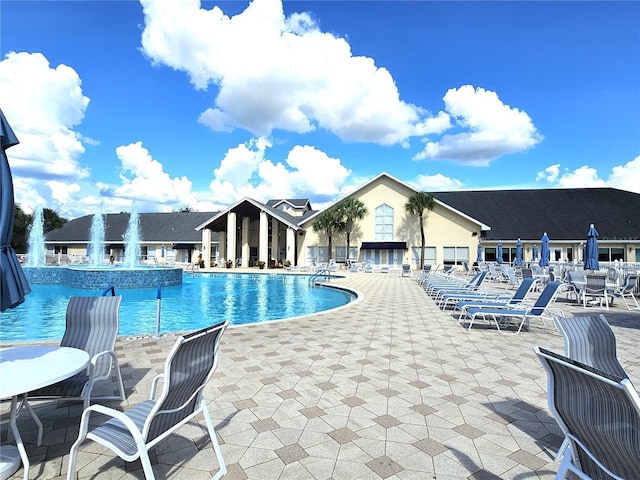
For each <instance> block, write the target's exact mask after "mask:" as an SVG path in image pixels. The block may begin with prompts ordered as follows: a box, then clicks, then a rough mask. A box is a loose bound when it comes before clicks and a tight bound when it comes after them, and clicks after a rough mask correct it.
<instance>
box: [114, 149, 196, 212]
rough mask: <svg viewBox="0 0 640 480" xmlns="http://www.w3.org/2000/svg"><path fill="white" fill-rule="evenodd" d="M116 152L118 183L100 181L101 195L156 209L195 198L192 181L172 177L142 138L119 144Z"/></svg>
mask: <svg viewBox="0 0 640 480" xmlns="http://www.w3.org/2000/svg"><path fill="white" fill-rule="evenodd" d="M116 155H117V157H118V159H119V160H120V163H121V165H122V169H121V172H120V180H121V181H122V184H121V185H119V186H115V187H114V186H106V185H102V188H101V193H102V196H103V197H107V198H117V199H121V200H126V202H130V201H133V200H135V201H136V202H137V205H138V208H140V209H141V210H140V211H148V210H143V209H149V210H152V211H155V210H157V209H158V206H159V205H160V206H164V207H165V208H163V209H164V210H171V209H172V208H177V207H178V206H180V205H190V204H191V203H192V202H193V201H194V200H195V198H194V195H193V192H192V190H191V187H192V182H191V181H190V180H189V179H188V178H186V177H173V178H172V177H171V176H170V175H169V174H168V173H167V172H165V171H164V167H163V165H162V164H161V163H160V162H158V161H157V160H155V159H153V158H152V156H151V154H150V153H149V151H148V150H147V149H146V148H145V147H143V146H142V142H135V143H130V144H129V145H121V146H119V147H118V148H116Z"/></svg>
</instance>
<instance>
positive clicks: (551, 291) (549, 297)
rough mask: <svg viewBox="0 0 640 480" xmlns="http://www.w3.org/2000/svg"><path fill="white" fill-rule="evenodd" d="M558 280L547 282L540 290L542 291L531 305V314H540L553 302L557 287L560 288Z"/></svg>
mask: <svg viewBox="0 0 640 480" xmlns="http://www.w3.org/2000/svg"><path fill="white" fill-rule="evenodd" d="M560 285H561V283H560V282H549V283H547V285H546V286H545V287H544V290H542V293H541V294H540V296H539V297H538V299H537V300H536V303H534V304H533V307H531V312H530V314H531V315H537V316H540V315H542V314H543V313H544V312H545V310H546V309H547V307H548V306H549V305H551V304H552V303H553V301H554V300H555V299H556V295H557V294H558V289H559V288H560Z"/></svg>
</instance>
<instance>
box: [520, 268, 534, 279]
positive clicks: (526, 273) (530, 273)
mask: <svg viewBox="0 0 640 480" xmlns="http://www.w3.org/2000/svg"><path fill="white" fill-rule="evenodd" d="M522 278H533V271H532V270H531V269H530V268H523V269H522Z"/></svg>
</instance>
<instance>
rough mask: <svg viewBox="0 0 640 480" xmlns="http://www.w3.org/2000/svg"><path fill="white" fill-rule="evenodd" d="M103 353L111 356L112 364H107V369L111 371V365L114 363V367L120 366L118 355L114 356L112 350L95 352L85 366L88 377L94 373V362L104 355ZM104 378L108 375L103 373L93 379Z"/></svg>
mask: <svg viewBox="0 0 640 480" xmlns="http://www.w3.org/2000/svg"><path fill="white" fill-rule="evenodd" d="M105 355H106V356H109V357H111V361H112V364H111V365H110V366H109V371H111V367H112V366H113V365H115V366H116V368H118V367H119V366H120V363H119V362H118V357H117V356H116V353H115V352H114V351H112V350H105V351H103V352H99V353H96V354H95V355H94V356H93V357H91V360H90V361H89V365H88V366H87V373H88V375H89V377H92V378H93V376H94V375H95V373H94V370H95V367H96V364H97V363H98V360H99V359H100V358H102V357H104V356H105ZM106 378H108V376H107V375H103V376H100V377H97V378H95V379H94V380H105V379H106Z"/></svg>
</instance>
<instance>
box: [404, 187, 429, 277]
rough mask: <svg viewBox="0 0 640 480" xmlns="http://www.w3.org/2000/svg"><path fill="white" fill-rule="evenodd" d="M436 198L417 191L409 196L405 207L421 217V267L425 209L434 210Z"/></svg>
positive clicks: (409, 211) (410, 212)
mask: <svg viewBox="0 0 640 480" xmlns="http://www.w3.org/2000/svg"><path fill="white" fill-rule="evenodd" d="M434 205H435V200H434V199H433V197H432V196H431V195H430V194H428V193H427V192H416V193H414V194H413V195H411V196H410V197H409V200H407V203H405V205H404V209H405V211H406V212H407V213H409V214H410V215H418V218H419V219H420V240H421V241H420V247H421V248H420V269H422V268H423V267H424V221H423V217H424V214H425V210H426V211H427V212H429V211H431V210H433V207H434Z"/></svg>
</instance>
